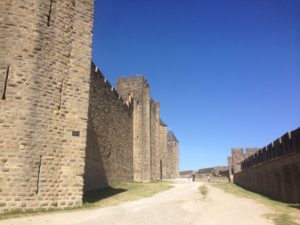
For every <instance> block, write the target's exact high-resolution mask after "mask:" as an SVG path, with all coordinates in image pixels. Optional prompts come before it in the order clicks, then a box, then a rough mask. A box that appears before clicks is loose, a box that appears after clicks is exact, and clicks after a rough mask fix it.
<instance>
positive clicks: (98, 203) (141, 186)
mask: <svg viewBox="0 0 300 225" xmlns="http://www.w3.org/2000/svg"><path fill="white" fill-rule="evenodd" d="M171 187H172V186H171V185H169V184H167V183H164V182H153V183H122V184H117V185H113V186H112V187H110V188H106V189H104V190H99V191H98V192H94V193H92V195H91V196H89V197H87V198H86V199H85V201H84V204H83V207H84V208H91V207H106V206H112V205H117V204H119V203H121V202H127V201H133V200H137V199H141V198H146V197H150V196H152V195H154V194H155V193H158V192H161V191H165V190H168V189H170V188H171ZM112 194H113V195H112Z"/></svg>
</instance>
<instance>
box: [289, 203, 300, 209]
mask: <svg viewBox="0 0 300 225" xmlns="http://www.w3.org/2000/svg"><path fill="white" fill-rule="evenodd" d="M288 207H290V208H294V209H300V204H290V205H288Z"/></svg>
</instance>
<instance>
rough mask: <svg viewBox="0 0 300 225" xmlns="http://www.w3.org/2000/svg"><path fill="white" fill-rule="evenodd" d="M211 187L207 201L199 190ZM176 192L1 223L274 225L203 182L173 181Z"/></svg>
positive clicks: (247, 203) (251, 206) (258, 210)
mask: <svg viewBox="0 0 300 225" xmlns="http://www.w3.org/2000/svg"><path fill="white" fill-rule="evenodd" d="M201 185H206V186H207V187H208V194H207V196H206V197H205V198H203V196H202V195H201V193H200V191H199V190H198V188H199V187H200V186H201ZM174 186H175V187H174V188H172V189H170V190H167V191H164V192H161V193H158V194H156V195H154V196H153V197H150V198H145V199H141V200H137V201H132V202H127V203H122V204H120V205H118V206H113V207H106V208H100V209H92V210H82V211H74V212H65V213H53V214H47V215H41V216H33V217H24V218H16V219H8V220H4V221H0V224H1V225H37V224H39V225H40V224H41V225H160V224H163V225H198V224H199V225H202V224H203V225H253V224H257V225H271V224H273V223H272V222H271V221H270V220H267V219H265V218H264V217H263V215H264V214H266V213H270V210H269V209H268V208H267V207H265V206H264V205H261V204H259V203H256V202H254V201H252V200H251V199H246V198H241V197H237V196H235V195H232V194H228V193H225V192H224V191H222V190H220V189H218V188H215V187H212V186H210V185H208V183H203V182H195V183H191V182H187V180H184V179H177V180H174Z"/></svg>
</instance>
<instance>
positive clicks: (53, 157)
mask: <svg viewBox="0 0 300 225" xmlns="http://www.w3.org/2000/svg"><path fill="white" fill-rule="evenodd" d="M93 4H94V1H92V0H90V1H85V0H77V1H73V0H65V1H53V0H26V1H21V0H16V1H10V0H1V1H0V95H1V96H0V98H1V99H0V111H1V113H0V126H1V129H0V168H1V170H0V211H4V210H10V209H15V208H20V209H22V208H26V209H34V208H49V207H66V206H75V205H80V204H81V203H82V193H83V192H82V188H83V173H84V163H85V162H84V157H85V149H86V137H87V134H86V133H87V119H88V102H89V80H90V76H89V71H90V65H91V63H90V62H91V49H92V26H93V8H94V5H93ZM78 106H80V107H78Z"/></svg>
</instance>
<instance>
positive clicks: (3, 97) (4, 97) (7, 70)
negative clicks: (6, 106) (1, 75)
mask: <svg viewBox="0 0 300 225" xmlns="http://www.w3.org/2000/svg"><path fill="white" fill-rule="evenodd" d="M8 76H9V66H7V69H6V77H5V82H4V89H3V94H2V98H1V99H2V100H5V99H6V88H7V81H8Z"/></svg>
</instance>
